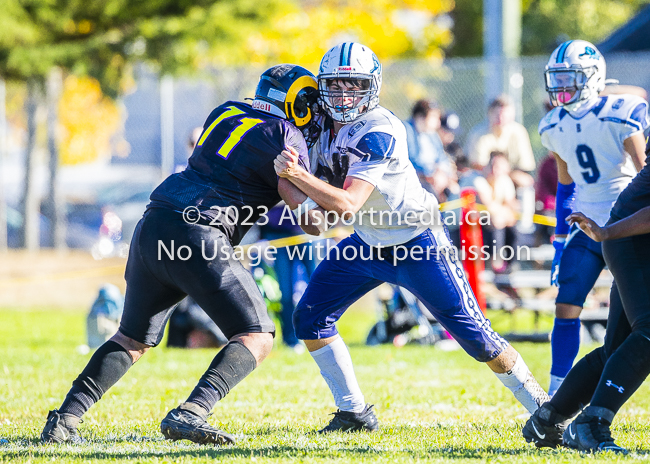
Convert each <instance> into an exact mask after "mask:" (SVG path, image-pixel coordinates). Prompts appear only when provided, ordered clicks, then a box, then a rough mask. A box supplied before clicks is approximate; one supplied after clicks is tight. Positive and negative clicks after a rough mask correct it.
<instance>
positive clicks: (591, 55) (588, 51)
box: [578, 47, 598, 59]
mask: <svg viewBox="0 0 650 464" xmlns="http://www.w3.org/2000/svg"><path fill="white" fill-rule="evenodd" d="M578 56H579V57H580V58H582V57H583V56H586V57H587V58H595V59H598V52H597V51H596V50H594V49H593V48H591V47H585V52H584V53H581V54H580V55H578Z"/></svg>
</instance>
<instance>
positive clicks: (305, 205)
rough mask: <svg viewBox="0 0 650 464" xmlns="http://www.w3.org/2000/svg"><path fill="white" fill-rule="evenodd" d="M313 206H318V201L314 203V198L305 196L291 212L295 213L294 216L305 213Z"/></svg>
mask: <svg viewBox="0 0 650 464" xmlns="http://www.w3.org/2000/svg"><path fill="white" fill-rule="evenodd" d="M314 208H318V203H316V202H315V201H314V200H312V199H311V198H309V197H307V199H306V200H305V201H303V202H302V203H300V204H299V205H298V207H297V208H296V209H294V210H292V211H293V214H295V215H296V217H298V216H300V215H301V214H305V213H306V212H307V211H309V210H312V209H314Z"/></svg>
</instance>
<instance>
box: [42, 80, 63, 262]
mask: <svg viewBox="0 0 650 464" xmlns="http://www.w3.org/2000/svg"><path fill="white" fill-rule="evenodd" d="M62 89H63V73H62V72H61V69H60V68H53V69H52V71H50V75H49V76H48V79H47V148H48V151H49V152H50V162H49V168H50V191H49V194H48V197H47V199H46V201H45V203H46V206H47V210H48V213H49V217H50V220H51V230H50V234H51V238H52V246H53V247H54V248H56V249H57V250H63V249H65V248H66V243H65V234H66V217H65V204H64V200H63V198H61V192H60V188H59V185H58V183H59V182H58V177H59V137H58V132H59V131H58V126H59V118H58V106H59V100H60V99H61V92H62Z"/></svg>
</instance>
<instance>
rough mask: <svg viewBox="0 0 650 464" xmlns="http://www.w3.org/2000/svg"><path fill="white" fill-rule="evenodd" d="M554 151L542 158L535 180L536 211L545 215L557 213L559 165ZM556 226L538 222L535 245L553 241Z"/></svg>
mask: <svg viewBox="0 0 650 464" xmlns="http://www.w3.org/2000/svg"><path fill="white" fill-rule="evenodd" d="M556 163H557V162H556V161H555V157H554V156H553V153H551V152H548V155H547V156H546V158H544V160H542V162H541V164H540V165H539V168H538V169H537V179H536V180H535V211H536V213H537V214H542V215H544V216H553V215H554V214H555V194H556V193H557V167H556ZM553 233H554V228H553V227H551V226H545V225H541V224H538V226H537V228H536V231H535V245H536V246H539V245H542V244H548V243H551V236H552V235H553Z"/></svg>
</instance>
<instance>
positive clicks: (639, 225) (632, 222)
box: [569, 206, 650, 242]
mask: <svg viewBox="0 0 650 464" xmlns="http://www.w3.org/2000/svg"><path fill="white" fill-rule="evenodd" d="M569 222H570V223H571V224H578V227H580V228H581V229H582V230H583V231H584V233H585V234H587V235H588V236H589V237H591V238H592V239H593V240H595V241H597V242H603V241H605V240H615V239H618V238H625V237H632V236H633V235H642V234H650V206H648V207H646V208H643V209H641V210H639V211H637V212H636V213H634V214H633V215H632V216H629V217H626V218H625V219H622V220H620V221H618V222H615V223H613V224H610V225H608V226H605V227H600V226H599V225H598V224H596V223H595V222H594V221H593V220H592V219H590V218H588V217H587V216H585V215H584V214H582V213H573V214H571V215H570V216H569Z"/></svg>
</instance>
